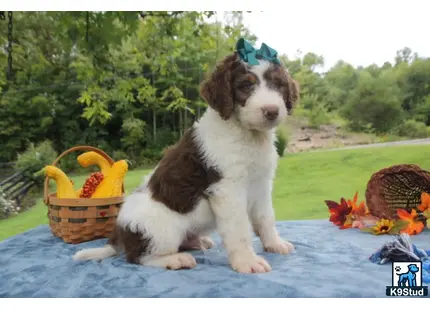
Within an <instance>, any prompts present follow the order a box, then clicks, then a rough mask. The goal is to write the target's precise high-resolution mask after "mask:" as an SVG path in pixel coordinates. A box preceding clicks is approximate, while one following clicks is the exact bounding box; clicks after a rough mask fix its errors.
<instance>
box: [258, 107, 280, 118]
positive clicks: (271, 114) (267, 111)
mask: <svg viewBox="0 0 430 310" xmlns="http://www.w3.org/2000/svg"><path fill="white" fill-rule="evenodd" d="M261 109H262V110H263V114H264V117H266V118H267V119H268V120H270V121H273V120H275V119H276V118H277V117H278V115H279V108H278V107H277V106H274V105H266V106H264V107H262V108H261Z"/></svg>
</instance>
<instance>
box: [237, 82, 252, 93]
mask: <svg viewBox="0 0 430 310" xmlns="http://www.w3.org/2000/svg"><path fill="white" fill-rule="evenodd" d="M253 87H254V84H253V83H251V82H244V83H243V84H242V85H241V87H240V88H242V89H243V90H245V91H249V90H251V89H252V88H253Z"/></svg>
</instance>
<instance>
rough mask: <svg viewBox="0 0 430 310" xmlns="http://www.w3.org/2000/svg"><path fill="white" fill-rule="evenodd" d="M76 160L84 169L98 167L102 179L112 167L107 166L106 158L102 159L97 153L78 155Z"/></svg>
mask: <svg viewBox="0 0 430 310" xmlns="http://www.w3.org/2000/svg"><path fill="white" fill-rule="evenodd" d="M77 160H78V162H79V164H80V165H81V166H82V167H84V168H87V167H89V166H92V165H97V166H99V168H100V171H101V173H103V176H104V177H106V176H107V175H108V173H109V171H110V169H111V168H112V166H111V165H110V164H109V162H108V161H107V159H106V158H104V157H103V156H102V155H100V154H99V153H96V152H93V151H90V152H85V153H83V154H81V155H79V156H78V158H77Z"/></svg>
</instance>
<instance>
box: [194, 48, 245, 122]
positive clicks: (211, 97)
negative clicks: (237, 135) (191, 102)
mask: <svg viewBox="0 0 430 310" xmlns="http://www.w3.org/2000/svg"><path fill="white" fill-rule="evenodd" d="M237 64H239V59H238V55H237V53H234V54H232V55H230V56H227V57H226V58H224V60H222V61H221V62H220V63H219V64H218V65H217V66H216V68H215V70H214V71H213V72H212V74H211V75H210V76H209V77H208V78H207V79H206V80H205V81H203V83H202V84H201V87H200V96H201V97H202V98H203V99H204V100H205V101H206V102H207V103H208V104H209V106H211V107H212V108H213V109H214V110H215V111H217V112H218V113H219V115H220V116H221V117H222V118H223V119H225V120H226V119H228V118H229V117H230V116H231V115H232V114H233V112H234V99H233V90H232V70H233V68H234V67H235V66H236V65H237Z"/></svg>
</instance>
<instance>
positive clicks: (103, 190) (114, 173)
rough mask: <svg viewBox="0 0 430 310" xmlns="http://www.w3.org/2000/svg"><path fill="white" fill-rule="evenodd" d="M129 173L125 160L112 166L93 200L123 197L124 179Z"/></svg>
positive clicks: (95, 192)
mask: <svg viewBox="0 0 430 310" xmlns="http://www.w3.org/2000/svg"><path fill="white" fill-rule="evenodd" d="M127 171H128V164H127V162H126V161H125V160H119V161H117V162H115V163H114V164H113V165H112V168H111V169H110V171H109V174H108V175H107V176H106V177H105V178H104V179H103V181H102V182H101V183H100V184H99V186H97V188H96V190H95V191H94V193H93V195H92V196H91V198H108V197H118V196H121V195H122V185H123V182H124V177H125V175H126V173H127Z"/></svg>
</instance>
